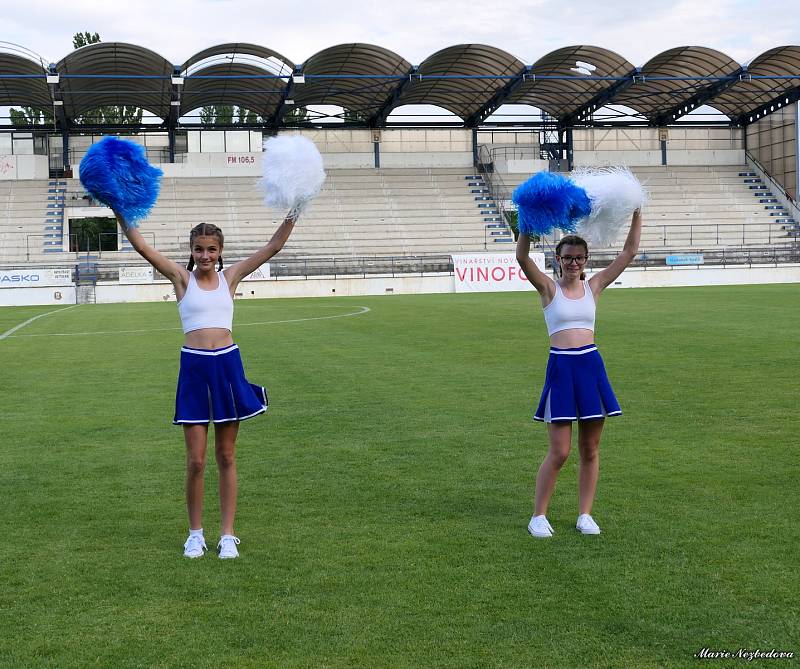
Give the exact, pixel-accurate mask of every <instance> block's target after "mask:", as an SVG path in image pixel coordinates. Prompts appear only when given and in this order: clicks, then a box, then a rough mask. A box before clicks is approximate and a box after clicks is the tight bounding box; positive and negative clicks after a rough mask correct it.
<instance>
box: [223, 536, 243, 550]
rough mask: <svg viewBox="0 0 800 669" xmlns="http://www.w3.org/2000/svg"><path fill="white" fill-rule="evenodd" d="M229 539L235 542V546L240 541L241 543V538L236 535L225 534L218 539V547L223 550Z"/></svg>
mask: <svg viewBox="0 0 800 669" xmlns="http://www.w3.org/2000/svg"><path fill="white" fill-rule="evenodd" d="M231 541H232V542H233V543H234V544H236V545H237V546H238V545H239V544H240V543H242V542H241V540H240V539H239V538H238V537H234V536H233V535H231V534H229V535H227V536H224V537H222V539H220V540H219V549H220V550H221V551H224V550H225V544H227V543H229V542H231Z"/></svg>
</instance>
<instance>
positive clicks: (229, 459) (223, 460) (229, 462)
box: [217, 448, 236, 469]
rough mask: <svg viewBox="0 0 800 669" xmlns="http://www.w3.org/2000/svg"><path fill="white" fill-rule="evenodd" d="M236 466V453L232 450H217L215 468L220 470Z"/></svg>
mask: <svg viewBox="0 0 800 669" xmlns="http://www.w3.org/2000/svg"><path fill="white" fill-rule="evenodd" d="M234 465H236V451H235V450H234V449H233V448H218V449H217V466H218V467H219V468H220V469H228V468H229V467H233V466H234Z"/></svg>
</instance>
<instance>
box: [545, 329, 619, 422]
mask: <svg viewBox="0 0 800 669" xmlns="http://www.w3.org/2000/svg"><path fill="white" fill-rule="evenodd" d="M621 413H622V409H620V406H619V402H618V401H617V397H616V395H614V390H613V389H612V388H611V383H610V382H609V380H608V375H607V374H606V368H605V365H604V364H603V358H602V357H601V356H600V352H599V351H598V350H597V346H595V345H594V344H590V345H588V346H580V347H578V348H555V347H551V348H550V357H549V358H548V360H547V373H546V375H545V381H544V388H543V390H542V396H541V398H540V400H539V406H538V407H537V409H536V413H535V414H534V416H533V418H534V420H538V421H543V422H545V423H555V422H558V421H572V420H591V419H594V418H605V417H606V416H619V415H620V414H621Z"/></svg>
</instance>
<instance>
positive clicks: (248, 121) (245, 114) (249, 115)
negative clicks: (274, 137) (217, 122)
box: [237, 107, 261, 125]
mask: <svg viewBox="0 0 800 669" xmlns="http://www.w3.org/2000/svg"><path fill="white" fill-rule="evenodd" d="M237 109H238V113H237V116H238V118H239V120H238V121H237V123H238V124H239V125H255V124H256V123H260V122H261V117H260V116H259V115H258V114H256V113H255V112H254V111H250V110H249V109H245V108H244V107H238V108H237Z"/></svg>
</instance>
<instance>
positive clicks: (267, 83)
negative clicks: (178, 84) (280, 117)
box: [178, 62, 286, 118]
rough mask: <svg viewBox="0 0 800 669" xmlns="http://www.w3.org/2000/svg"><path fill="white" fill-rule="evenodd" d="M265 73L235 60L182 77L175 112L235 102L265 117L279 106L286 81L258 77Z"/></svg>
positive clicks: (181, 112) (187, 111)
mask: <svg viewBox="0 0 800 669" xmlns="http://www.w3.org/2000/svg"><path fill="white" fill-rule="evenodd" d="M264 74H265V70H263V69H262V68H260V67H256V66H254V65H247V64H244V63H235V62H228V63H223V64H219V65H211V66H209V67H206V68H204V69H202V70H198V71H197V72H195V73H194V75H192V77H187V78H186V79H185V80H184V86H183V92H182V94H181V104H180V111H179V112H178V113H179V115H180V116H183V115H185V114H188V113H189V112H190V111H192V110H194V109H197V108H198V107H203V106H206V105H238V106H240V107H244V108H245V109H249V110H250V111H254V112H256V113H257V114H258V115H260V116H261V117H262V118H267V117H269V116H271V115H272V114H273V113H274V112H275V110H276V109H277V108H278V105H279V104H280V102H281V100H282V98H283V92H284V90H285V89H286V82H285V80H284V79H272V78H270V79H263V78H259V77H261V76H263V75H264ZM193 77H196V78H193ZM204 77H209V78H207V79H206V78H204ZM235 77H242V78H238V79H237V78H235Z"/></svg>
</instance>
